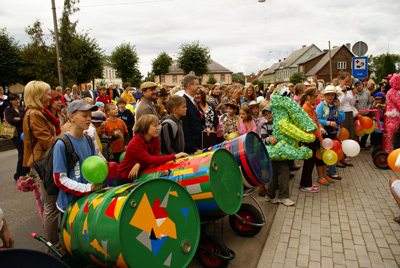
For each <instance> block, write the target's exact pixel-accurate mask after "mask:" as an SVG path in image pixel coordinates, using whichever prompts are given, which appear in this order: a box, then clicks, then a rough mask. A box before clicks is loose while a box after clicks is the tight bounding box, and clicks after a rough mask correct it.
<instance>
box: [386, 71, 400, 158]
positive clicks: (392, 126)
mask: <svg viewBox="0 0 400 268" xmlns="http://www.w3.org/2000/svg"><path fill="white" fill-rule="evenodd" d="M389 83H390V86H391V87H392V88H391V89H390V90H389V91H388V93H387V94H386V112H385V115H386V119H385V123H384V124H385V127H384V129H385V132H386V138H385V140H384V142H385V144H384V145H383V146H384V148H385V151H386V152H387V153H388V154H389V153H390V152H391V151H392V138H393V135H394V134H395V133H396V131H397V130H398V129H399V125H400V74H398V73H395V74H393V75H392V78H391V79H390V81H389Z"/></svg>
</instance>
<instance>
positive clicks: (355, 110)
mask: <svg viewBox="0 0 400 268" xmlns="http://www.w3.org/2000/svg"><path fill="white" fill-rule="evenodd" d="M351 108H352V109H353V117H354V118H356V117H357V115H358V110H357V109H356V107H354V106H351Z"/></svg>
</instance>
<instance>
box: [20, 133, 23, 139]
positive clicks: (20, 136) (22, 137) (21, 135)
mask: <svg viewBox="0 0 400 268" xmlns="http://www.w3.org/2000/svg"><path fill="white" fill-rule="evenodd" d="M20 138H21V141H24V133H23V132H22V133H21V136H20Z"/></svg>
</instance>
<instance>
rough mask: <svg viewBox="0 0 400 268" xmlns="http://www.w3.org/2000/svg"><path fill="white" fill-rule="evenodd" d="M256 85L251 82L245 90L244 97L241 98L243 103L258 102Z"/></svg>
mask: <svg viewBox="0 0 400 268" xmlns="http://www.w3.org/2000/svg"><path fill="white" fill-rule="evenodd" d="M253 87H254V85H253V84H251V85H250V86H248V87H247V88H246V89H245V90H244V97H243V99H242V100H241V103H245V102H247V103H250V102H251V101H255V102H257V97H256V92H255V91H254V88H253Z"/></svg>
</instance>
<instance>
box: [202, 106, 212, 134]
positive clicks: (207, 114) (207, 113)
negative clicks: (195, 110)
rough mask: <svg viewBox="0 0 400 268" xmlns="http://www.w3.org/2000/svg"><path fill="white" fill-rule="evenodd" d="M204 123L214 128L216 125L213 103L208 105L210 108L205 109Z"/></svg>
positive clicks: (207, 126)
mask: <svg viewBox="0 0 400 268" xmlns="http://www.w3.org/2000/svg"><path fill="white" fill-rule="evenodd" d="M204 123H205V125H206V128H208V129H212V128H213V126H214V109H213V108H212V107H211V105H208V110H207V111H204Z"/></svg>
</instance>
